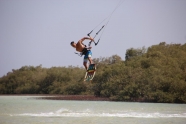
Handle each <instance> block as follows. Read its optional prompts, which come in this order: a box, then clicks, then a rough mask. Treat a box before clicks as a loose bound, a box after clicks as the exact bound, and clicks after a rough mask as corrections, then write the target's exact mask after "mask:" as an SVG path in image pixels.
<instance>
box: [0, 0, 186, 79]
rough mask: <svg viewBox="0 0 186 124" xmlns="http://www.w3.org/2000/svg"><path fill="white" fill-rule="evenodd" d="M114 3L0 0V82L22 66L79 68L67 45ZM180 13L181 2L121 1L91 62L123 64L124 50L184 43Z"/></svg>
mask: <svg viewBox="0 0 186 124" xmlns="http://www.w3.org/2000/svg"><path fill="white" fill-rule="evenodd" d="M119 2H120V0H0V77H1V76H3V75H6V74H7V73H8V72H11V71H12V69H19V68H21V67H22V66H38V65H40V64H41V65H42V67H47V68H50V67H53V66H57V67H59V66H67V67H68V66H69V65H72V66H79V67H81V66H82V63H83V57H79V56H77V55H76V54H74V52H75V49H73V48H72V47H71V46H70V42H71V41H75V42H77V41H78V40H79V39H81V38H82V37H84V36H86V35H87V33H89V32H90V31H91V30H92V29H93V28H94V27H95V26H97V25H98V24H99V23H100V22H101V21H102V20H103V19H105V18H106V17H108V15H110V14H111V13H112V11H113V10H114V8H115V7H116V6H117V4H118V3H119ZM185 12H186V0H123V1H121V5H120V6H119V7H118V8H117V9H116V10H115V11H114V13H113V15H112V17H111V19H110V21H109V23H108V25H107V27H106V28H105V30H104V33H103V35H102V37H101V41H100V43H99V45H97V46H94V45H92V46H93V48H92V52H93V58H99V57H110V56H112V55H115V54H117V55H119V56H120V57H121V58H122V59H124V58H125V52H126V50H127V49H129V48H141V47H143V46H145V47H146V48H147V47H149V46H151V45H155V44H159V43H160V42H166V43H180V44H184V43H186V23H185V22H186V14H185ZM101 26H102V25H100V27H101ZM100 27H98V28H96V29H95V30H94V32H93V33H92V34H95V33H96V31H98V30H99V28H100ZM93 36H94V35H93ZM88 42H89V41H85V44H88Z"/></svg>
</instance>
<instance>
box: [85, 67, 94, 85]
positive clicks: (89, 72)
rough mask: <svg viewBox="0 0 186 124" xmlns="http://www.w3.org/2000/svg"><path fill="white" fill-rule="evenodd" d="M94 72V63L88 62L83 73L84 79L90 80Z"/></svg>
mask: <svg viewBox="0 0 186 124" xmlns="http://www.w3.org/2000/svg"><path fill="white" fill-rule="evenodd" d="M95 73H96V64H90V65H89V67H88V70H87V72H86V74H85V77H84V81H91V80H92V79H93V78H94V76H95Z"/></svg>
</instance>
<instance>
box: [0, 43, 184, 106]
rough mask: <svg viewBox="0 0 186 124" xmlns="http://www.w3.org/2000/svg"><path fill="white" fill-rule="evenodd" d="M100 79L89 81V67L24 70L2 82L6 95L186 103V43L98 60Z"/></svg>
mask: <svg viewBox="0 0 186 124" xmlns="http://www.w3.org/2000/svg"><path fill="white" fill-rule="evenodd" d="M93 61H94V62H95V63H96V65H97V71H96V75H95V78H94V79H93V81H92V82H91V83H90V82H83V78H84V74H85V69H84V68H83V67H74V66H69V67H51V68H43V67H42V66H41V65H39V66H36V67H34V66H23V67H21V68H20V69H17V70H14V69H13V70H12V72H9V73H7V75H5V76H3V77H1V78H0V94H62V95H82V94H85V95H95V96H99V97H108V98H110V99H111V100H115V101H146V102H162V103H186V44H183V45H182V44H166V43H165V42H161V43H160V44H158V45H153V46H151V47H148V48H145V47H142V48H137V49H135V48H130V49H127V50H126V53H125V60H122V59H121V57H120V56H118V55H112V56H111V57H100V58H95V59H93Z"/></svg>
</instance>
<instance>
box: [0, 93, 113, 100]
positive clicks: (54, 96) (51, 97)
mask: <svg viewBox="0 0 186 124" xmlns="http://www.w3.org/2000/svg"><path fill="white" fill-rule="evenodd" d="M0 96H33V97H35V99H43V100H79V101H112V100H110V99H109V98H105V97H96V96H94V95H59V94H0ZM37 96H41V97H37Z"/></svg>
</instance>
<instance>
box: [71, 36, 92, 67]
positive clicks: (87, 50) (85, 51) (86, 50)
mask: <svg viewBox="0 0 186 124" xmlns="http://www.w3.org/2000/svg"><path fill="white" fill-rule="evenodd" d="M84 40H90V41H91V42H92V41H94V39H93V38H91V37H84V38H82V39H81V40H79V41H78V42H77V43H75V42H74V41H72V42H71V43H70V44H71V46H72V47H74V48H75V49H76V51H78V52H81V54H82V55H84V60H83V65H84V66H85V69H86V70H87V69H88V66H87V62H88V61H89V63H90V64H93V62H92V58H91V57H92V52H91V50H90V49H91V48H92V47H91V46H89V47H86V45H84V44H83V41H84Z"/></svg>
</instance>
